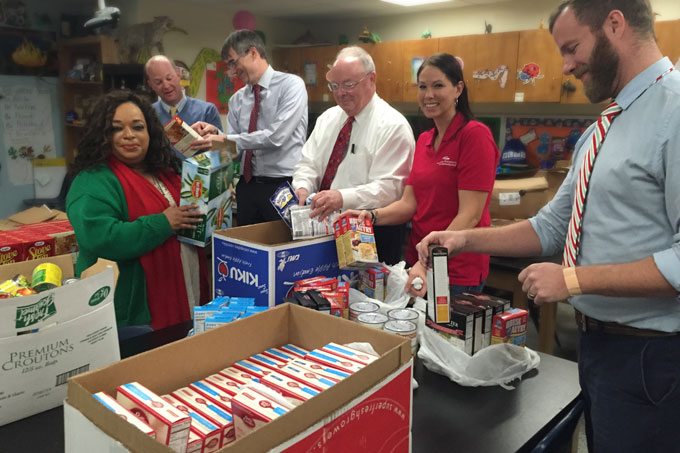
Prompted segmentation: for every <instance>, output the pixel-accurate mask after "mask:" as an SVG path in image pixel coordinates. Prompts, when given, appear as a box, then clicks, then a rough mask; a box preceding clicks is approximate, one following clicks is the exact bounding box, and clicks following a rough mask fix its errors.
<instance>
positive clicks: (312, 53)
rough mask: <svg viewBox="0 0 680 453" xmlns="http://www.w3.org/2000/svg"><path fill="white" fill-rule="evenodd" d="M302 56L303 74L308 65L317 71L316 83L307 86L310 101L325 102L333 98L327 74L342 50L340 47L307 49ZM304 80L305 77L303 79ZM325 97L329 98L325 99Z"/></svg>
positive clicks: (304, 49)
mask: <svg viewBox="0 0 680 453" xmlns="http://www.w3.org/2000/svg"><path fill="white" fill-rule="evenodd" d="M302 50H303V51H302V52H301V54H300V65H301V67H302V71H303V74H304V72H305V66H306V65H314V67H315V71H316V83H315V84H312V85H307V96H308V98H309V101H324V100H329V99H331V98H332V96H331V92H330V91H329V90H328V82H327V81H326V73H327V72H328V69H329V67H330V66H331V65H332V64H333V61H335V56H336V55H337V53H338V51H339V50H340V47H339V46H323V47H306V48H302ZM303 79H304V77H303ZM324 95H326V96H327V98H326V99H324Z"/></svg>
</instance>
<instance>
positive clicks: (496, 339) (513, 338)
mask: <svg viewBox="0 0 680 453" xmlns="http://www.w3.org/2000/svg"><path fill="white" fill-rule="evenodd" d="M527 319H528V312H527V311H526V310H522V309H520V308H513V309H511V310H508V311H506V312H503V313H501V314H500V315H496V316H494V317H493V330H492V331H491V344H497V343H511V344H514V345H517V346H524V345H525V344H526V341H527Z"/></svg>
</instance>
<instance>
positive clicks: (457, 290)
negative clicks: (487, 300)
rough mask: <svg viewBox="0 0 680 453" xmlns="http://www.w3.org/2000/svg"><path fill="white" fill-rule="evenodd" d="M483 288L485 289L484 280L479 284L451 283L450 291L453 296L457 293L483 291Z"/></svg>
mask: <svg viewBox="0 0 680 453" xmlns="http://www.w3.org/2000/svg"><path fill="white" fill-rule="evenodd" d="M482 289H484V282H482V283H480V284H479V285H470V286H465V285H449V292H450V294H451V297H452V298H453V296H455V295H456V294H463V293H481V292H482Z"/></svg>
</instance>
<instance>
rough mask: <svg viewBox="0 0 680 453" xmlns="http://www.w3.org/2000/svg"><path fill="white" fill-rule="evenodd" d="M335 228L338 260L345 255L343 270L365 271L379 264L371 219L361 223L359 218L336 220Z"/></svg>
mask: <svg viewBox="0 0 680 453" xmlns="http://www.w3.org/2000/svg"><path fill="white" fill-rule="evenodd" d="M336 224H339V225H338V226H336ZM333 228H334V230H333V231H334V236H335V238H336V239H335V242H336V248H337V251H338V260H340V259H341V258H340V255H341V254H342V255H344V266H343V265H341V266H340V267H341V268H343V269H344V268H348V269H364V268H366V267H370V266H373V265H375V264H378V263H379V261H378V249H377V248H376V245H375V236H374V235H373V223H372V222H371V219H369V218H365V219H364V220H363V221H362V222H359V219H358V217H356V216H347V217H343V218H341V219H338V220H336V221H335V223H334V224H333Z"/></svg>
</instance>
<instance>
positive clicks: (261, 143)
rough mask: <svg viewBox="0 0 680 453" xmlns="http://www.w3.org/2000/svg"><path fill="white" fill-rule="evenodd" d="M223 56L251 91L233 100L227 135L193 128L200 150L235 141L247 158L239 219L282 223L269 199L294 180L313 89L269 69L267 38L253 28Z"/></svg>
mask: <svg viewBox="0 0 680 453" xmlns="http://www.w3.org/2000/svg"><path fill="white" fill-rule="evenodd" d="M222 58H223V59H224V60H225V61H226V62H227V65H228V66H229V68H230V70H231V74H230V76H232V75H236V77H238V78H239V79H241V81H242V82H243V83H245V84H246V86H245V87H243V88H241V89H240V90H238V91H237V92H236V94H234V95H233V96H232V97H231V99H229V113H228V114H227V134H226V136H225V135H215V134H218V133H219V131H218V130H217V129H216V128H215V127H214V126H212V125H210V124H207V123H203V122H198V123H196V124H194V125H192V127H193V128H194V130H196V131H197V132H198V133H199V134H201V136H202V137H203V138H202V139H198V140H195V141H194V142H193V143H192V148H194V149H205V148H210V147H211V145H212V143H211V141H213V140H224V139H225V138H226V139H227V140H231V141H234V142H236V147H237V149H238V152H239V158H240V159H241V178H240V179H239V182H238V184H237V185H236V204H237V208H236V209H237V211H236V221H237V223H238V225H239V226H244V225H250V224H253V223H259V222H268V221H272V220H279V219H280V217H279V215H278V213H277V212H276V210H275V209H274V207H273V206H272V205H271V203H270V201H269V197H271V196H272V194H273V193H274V191H275V190H276V189H277V188H278V187H279V186H280V185H281V184H283V183H284V182H286V181H288V182H290V181H292V176H293V166H294V165H295V164H296V163H297V162H298V161H299V160H300V153H301V151H302V145H304V143H305V139H306V138H307V90H306V88H305V82H304V81H303V80H302V79H301V78H300V77H298V76H296V75H294V74H286V73H283V72H279V71H275V70H274V68H272V67H271V66H270V65H269V62H268V61H267V56H266V54H265V48H264V43H263V42H262V39H261V38H260V37H259V36H258V35H257V33H255V32H254V31H250V30H236V31H234V32H233V33H231V34H230V35H229V36H228V37H227V39H226V41H225V42H224V45H223V46H222Z"/></svg>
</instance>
